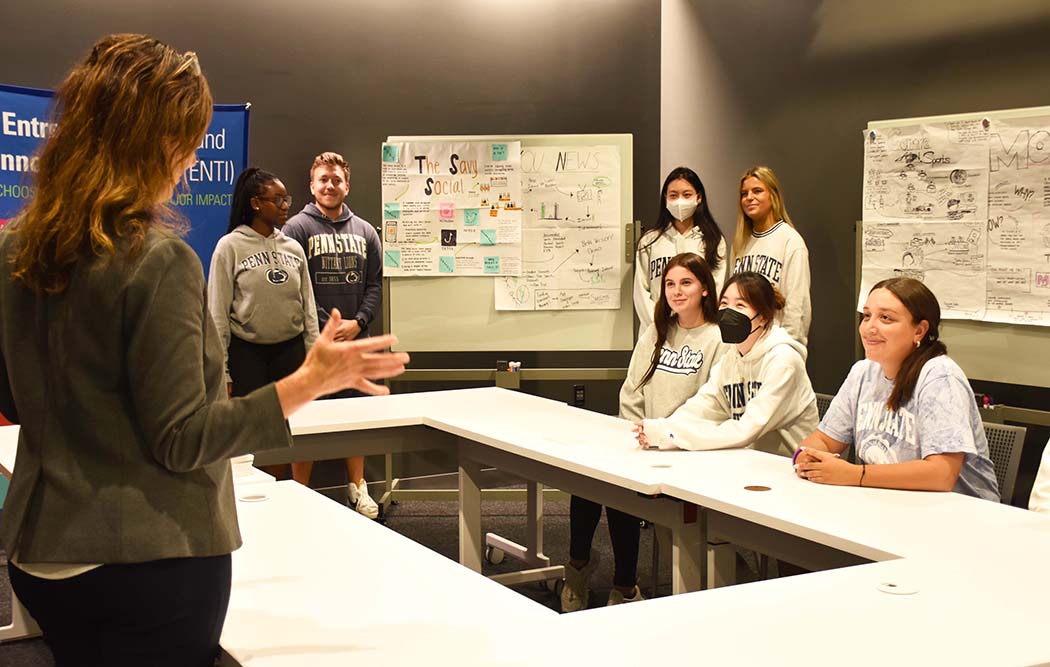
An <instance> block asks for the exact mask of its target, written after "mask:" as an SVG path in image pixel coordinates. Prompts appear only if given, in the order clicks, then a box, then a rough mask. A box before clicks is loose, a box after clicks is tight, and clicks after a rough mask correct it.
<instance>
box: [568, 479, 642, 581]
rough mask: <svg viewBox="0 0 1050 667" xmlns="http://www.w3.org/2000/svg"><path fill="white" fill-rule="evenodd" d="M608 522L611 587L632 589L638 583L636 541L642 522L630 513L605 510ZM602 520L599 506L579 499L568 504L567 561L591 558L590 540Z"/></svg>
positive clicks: (610, 508)
mask: <svg viewBox="0 0 1050 667" xmlns="http://www.w3.org/2000/svg"><path fill="white" fill-rule="evenodd" d="M605 517H606V519H608V520H609V537H610V538H611V539H612V547H613V556H614V558H615V560H616V569H615V572H614V574H613V584H615V585H616V586H625V587H626V586H634V585H635V583H637V581H638V541H639V540H640V539H641V523H640V522H639V520H638V519H636V518H635V517H633V516H631V515H630V514H624V513H623V512H621V511H620V510H617V509H613V508H612V507H606V508H605ZM601 518H602V506H601V505H599V504H598V503H595V502H591V501H590V500H587V499H585V498H580V497H579V496H573V497H572V500H571V501H570V502H569V558H571V559H573V560H588V559H590V557H591V541H593V540H594V531H595V529H596V528H597V527H598V522H599V521H600V520H601Z"/></svg>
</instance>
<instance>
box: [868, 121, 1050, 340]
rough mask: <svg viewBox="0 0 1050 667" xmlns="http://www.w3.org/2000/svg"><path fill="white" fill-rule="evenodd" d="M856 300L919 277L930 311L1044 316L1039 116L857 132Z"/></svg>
mask: <svg viewBox="0 0 1050 667" xmlns="http://www.w3.org/2000/svg"><path fill="white" fill-rule="evenodd" d="M863 206H864V209H863V216H864V237H863V244H864V249H863V265H862V275H861V283H862V290H861V294H860V301H861V303H863V301H864V298H865V296H866V295H867V290H868V289H869V288H870V286H871V285H872V284H874V283H875V282H876V281H878V280H880V279H882V278H887V277H890V276H894V275H912V276H915V277H917V278H919V279H921V280H923V281H924V282H925V283H926V284H927V285H928V286H929V287H930V289H932V290H933V292H934V293H935V294H936V295H937V297H938V299H939V300H940V302H941V308H942V316H943V317H945V318H956V319H975V320H987V321H992V322H1008V323H1018V324H1036V325H1043V326H1050V116H1022V117H1010V118H973V119H967V120H952V121H946V122H941V123H925V124H921V125H906V126H900V127H889V128H881V129H869V130H866V131H865V132H864V204H863Z"/></svg>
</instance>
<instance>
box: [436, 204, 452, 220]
mask: <svg viewBox="0 0 1050 667" xmlns="http://www.w3.org/2000/svg"><path fill="white" fill-rule="evenodd" d="M438 217H440V218H441V219H442V220H451V219H452V218H454V217H456V205H455V204H453V203H452V202H441V203H440V204H438Z"/></svg>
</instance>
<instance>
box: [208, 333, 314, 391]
mask: <svg viewBox="0 0 1050 667" xmlns="http://www.w3.org/2000/svg"><path fill="white" fill-rule="evenodd" d="M228 354H229V358H228V361H227V365H228V366H229V369H230V378H231V379H233V395H234V396H247V395H248V394H250V393H252V392H253V391H255V390H256V389H258V388H259V387H262V386H264V385H267V384H269V383H271V382H276V381H277V380H281V379H283V378H285V377H288V376H289V375H291V374H292V372H293V371H294V370H295V369H297V368H299V366H300V365H301V364H302V363H303V360H304V359H306V346H305V344H304V343H303V336H302V334H300V335H298V336H296V337H295V338H291V339H289V340H286V341H284V342H282V343H271V344H262V343H249V342H248V341H246V340H242V339H240V338H238V337H237V336H234V335H232V334H231V335H230V348H229V352H228Z"/></svg>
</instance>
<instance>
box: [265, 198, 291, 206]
mask: <svg viewBox="0 0 1050 667" xmlns="http://www.w3.org/2000/svg"><path fill="white" fill-rule="evenodd" d="M256 199H258V200H259V201H272V202H273V203H274V205H275V206H281V205H282V204H283V205H284V206H291V205H292V196H291V195H285V196H283V197H256Z"/></svg>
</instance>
